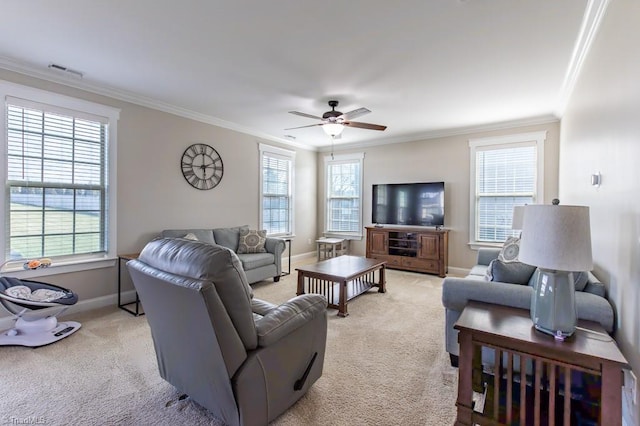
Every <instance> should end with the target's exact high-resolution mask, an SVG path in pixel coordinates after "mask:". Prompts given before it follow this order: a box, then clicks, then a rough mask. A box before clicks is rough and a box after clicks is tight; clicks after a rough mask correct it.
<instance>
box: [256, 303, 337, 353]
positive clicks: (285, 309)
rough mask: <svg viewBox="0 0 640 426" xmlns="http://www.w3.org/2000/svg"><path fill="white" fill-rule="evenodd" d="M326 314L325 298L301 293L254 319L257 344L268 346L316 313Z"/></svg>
mask: <svg viewBox="0 0 640 426" xmlns="http://www.w3.org/2000/svg"><path fill="white" fill-rule="evenodd" d="M326 314H327V299H325V298H324V296H321V295H319V294H303V295H300V296H296V297H294V298H293V299H291V300H289V301H287V302H285V303H283V304H281V305H280V306H278V307H276V308H275V309H272V310H271V311H269V312H268V313H267V314H266V315H265V316H264V317H262V318H261V319H259V320H257V321H256V331H257V333H258V346H260V347H265V346H270V345H272V344H273V343H274V342H277V341H278V340H280V339H281V338H282V337H283V336H286V335H288V334H289V333H291V332H292V331H294V330H295V329H297V328H298V327H301V326H302V325H304V324H306V323H307V322H309V321H310V320H312V319H313V318H315V317H317V316H318V315H326Z"/></svg>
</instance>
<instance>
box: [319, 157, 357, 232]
mask: <svg viewBox="0 0 640 426" xmlns="http://www.w3.org/2000/svg"><path fill="white" fill-rule="evenodd" d="M363 158H364V155H363V154H357V155H355V156H335V157H334V159H329V157H327V158H326V159H325V162H326V163H325V164H326V167H325V170H326V176H327V185H326V194H327V195H326V197H327V203H326V213H325V217H326V220H325V233H327V234H342V235H358V236H360V235H362V160H363Z"/></svg>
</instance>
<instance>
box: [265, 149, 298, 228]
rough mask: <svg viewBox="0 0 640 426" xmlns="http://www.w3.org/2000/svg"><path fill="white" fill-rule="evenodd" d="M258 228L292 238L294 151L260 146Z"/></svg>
mask: <svg viewBox="0 0 640 426" xmlns="http://www.w3.org/2000/svg"><path fill="white" fill-rule="evenodd" d="M259 149H260V170H261V173H260V203H261V205H262V208H261V209H260V227H261V229H265V230H266V231H267V234H268V235H271V236H277V235H280V236H284V235H293V170H294V167H295V158H296V157H295V155H296V153H295V152H294V151H289V150H286V149H281V148H276V147H273V146H269V145H264V144H260V146H259Z"/></svg>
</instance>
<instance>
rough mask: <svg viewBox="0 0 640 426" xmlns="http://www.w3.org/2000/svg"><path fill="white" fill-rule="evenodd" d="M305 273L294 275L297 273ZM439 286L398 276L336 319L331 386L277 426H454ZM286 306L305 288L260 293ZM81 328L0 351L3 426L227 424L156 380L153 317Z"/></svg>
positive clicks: (289, 285) (94, 320)
mask: <svg viewBox="0 0 640 426" xmlns="http://www.w3.org/2000/svg"><path fill="white" fill-rule="evenodd" d="M294 268H295V265H294ZM441 283H442V280H441V279H440V278H438V277H434V276H430V275H423V274H414V273H409V272H402V271H393V270H391V271H389V273H388V278H387V289H388V290H387V293H385V294H379V293H377V291H376V290H371V291H370V292H368V293H366V294H364V295H362V296H360V297H359V298H357V299H355V300H354V301H352V302H351V303H350V304H349V313H350V316H349V317H347V318H339V317H337V316H336V311H335V310H329V320H328V321H329V332H328V337H327V352H326V359H325V365H324V373H323V376H322V377H321V378H320V379H319V380H318V381H317V382H316V383H315V384H314V385H313V386H312V388H311V389H310V390H309V392H308V393H307V394H306V395H305V396H304V397H303V398H302V399H301V400H300V401H298V403H296V404H295V405H294V406H293V407H292V408H291V409H290V410H289V411H287V412H286V413H285V414H283V415H282V416H280V417H279V418H278V419H276V421H275V422H273V424H274V425H282V426H289V425H291V426H294V425H295V426H298V425H450V424H453V422H454V419H455V399H456V391H457V370H456V369H454V368H452V367H450V366H449V363H448V356H447V354H446V352H445V350H444V309H443V308H442V304H441ZM254 292H255V295H256V297H258V298H262V299H265V300H268V301H271V302H273V303H279V302H282V301H285V300H287V299H288V298H290V297H292V296H294V295H295V277H294V276H293V275H292V276H288V277H284V278H283V279H282V280H281V281H280V282H279V283H277V284H274V283H273V282H264V283H258V284H256V285H254ZM71 319H73V320H77V321H79V322H81V323H82V328H81V329H80V330H79V331H78V332H77V333H75V334H74V335H72V336H70V337H69V338H67V339H64V340H62V341H60V342H58V343H54V344H52V345H50V346H46V347H41V348H37V349H30V348H23V347H0V395H1V396H0V424H37V423H40V424H47V425H69V424H82V425H93V424H98V425H101V424H127V425H129V424H131V425H177V424H190V425H219V424H221V423H220V422H218V421H217V420H216V419H215V418H214V417H213V416H212V415H210V414H209V413H208V412H207V411H206V410H204V409H203V408H201V407H199V406H198V405H197V404H195V403H193V402H192V401H190V400H189V399H186V400H183V401H178V399H177V398H178V396H179V394H178V392H177V391H176V390H175V389H174V388H173V387H172V386H171V385H169V384H168V383H166V382H164V381H163V380H162V379H161V378H160V376H159V375H158V372H157V366H156V360H155V354H154V351H153V344H152V342H151V335H150V332H149V328H148V325H147V323H146V320H145V317H144V316H143V317H138V318H136V317H133V316H131V315H129V314H127V313H126V312H124V311H122V310H119V309H112V308H105V309H101V310H96V311H93V312H90V313H86V314H81V315H75V316H73V318H71Z"/></svg>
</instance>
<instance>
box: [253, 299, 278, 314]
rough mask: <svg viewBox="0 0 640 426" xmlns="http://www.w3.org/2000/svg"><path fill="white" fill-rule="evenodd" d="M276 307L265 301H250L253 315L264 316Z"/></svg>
mask: <svg viewBox="0 0 640 426" xmlns="http://www.w3.org/2000/svg"><path fill="white" fill-rule="evenodd" d="M277 307H278V306H277V305H274V304H273V303H269V302H267V301H265V300H261V299H251V310H252V311H253V313H254V314H258V315H262V316H265V315H267V314H268V313H269V312H271V311H272V310H274V309H275V308H277Z"/></svg>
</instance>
